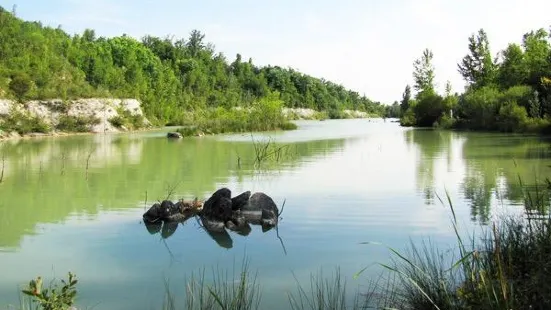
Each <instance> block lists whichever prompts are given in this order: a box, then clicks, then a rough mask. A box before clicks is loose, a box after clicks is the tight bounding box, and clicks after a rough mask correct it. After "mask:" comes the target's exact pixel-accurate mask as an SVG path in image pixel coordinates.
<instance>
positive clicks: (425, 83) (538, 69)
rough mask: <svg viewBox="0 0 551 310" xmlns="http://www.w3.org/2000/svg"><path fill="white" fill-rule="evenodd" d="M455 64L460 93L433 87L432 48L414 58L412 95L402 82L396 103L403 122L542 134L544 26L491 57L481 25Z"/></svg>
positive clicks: (550, 49) (546, 86) (550, 103)
mask: <svg viewBox="0 0 551 310" xmlns="http://www.w3.org/2000/svg"><path fill="white" fill-rule="evenodd" d="M468 47H469V54H468V55H466V56H465V57H464V58H463V59H462V60H461V62H460V63H459V64H458V70H459V72H460V73H461V75H462V76H463V78H464V79H465V81H466V82H467V87H466V89H465V92H464V93H463V94H461V95H457V94H452V92H451V87H446V94H445V95H444V96H441V95H439V94H437V93H436V92H435V91H434V69H433V66H432V52H431V51H430V50H425V51H424V52H423V55H422V57H421V58H419V59H418V60H416V61H415V62H414V73H413V76H414V80H415V85H414V86H415V87H414V88H415V90H416V91H417V93H416V95H415V97H414V99H412V98H411V89H410V87H409V86H408V87H407V88H406V91H405V92H404V95H403V99H402V101H401V105H400V107H401V112H402V118H401V123H402V125H404V126H422V127H430V126H438V127H447V128H450V127H455V128H463V129H474V130H498V131H504V132H542V131H543V132H548V131H549V129H550V124H551V43H550V41H549V33H548V32H547V31H545V30H544V29H539V30H537V31H531V32H529V33H527V34H525V35H524V37H523V40H522V46H519V45H517V44H509V46H508V47H507V48H506V49H505V50H503V51H501V53H499V54H498V55H499V57H493V56H492V54H491V51H490V44H489V39H488V36H487V34H486V32H485V31H484V30H483V29H481V30H479V32H478V34H477V35H476V36H475V35H472V36H471V37H470V38H469V46H468Z"/></svg>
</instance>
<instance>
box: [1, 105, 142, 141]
mask: <svg viewBox="0 0 551 310" xmlns="http://www.w3.org/2000/svg"><path fill="white" fill-rule="evenodd" d="M12 113H21V114H23V115H25V116H29V117H38V118H40V119H41V120H43V121H44V122H45V123H47V124H48V125H50V126H51V127H52V128H54V127H55V125H57V124H58V123H59V120H60V117H62V116H69V117H85V118H89V117H92V118H94V119H95V120H96V122H94V124H91V125H90V130H89V131H90V132H92V133H100V132H118V131H125V130H127V129H126V128H124V126H121V127H116V126H114V125H113V124H112V122H111V120H113V119H115V118H117V117H124V115H121V114H127V115H140V116H142V117H143V126H144V127H147V126H150V125H151V124H150V122H149V121H148V120H147V119H146V118H145V115H144V113H143V111H142V109H141V106H140V102H139V101H138V100H136V99H113V98H90V99H76V100H61V99H51V100H32V101H27V102H25V103H18V102H16V101H13V100H8V99H0V120H1V119H2V118H6V117H9V115H10V114H12ZM53 134H55V132H53ZM31 135H32V134H31ZM16 136H18V134H17V133H14V132H2V131H1V130H0V138H2V137H3V138H8V137H16Z"/></svg>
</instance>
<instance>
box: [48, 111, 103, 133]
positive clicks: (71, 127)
mask: <svg viewBox="0 0 551 310" xmlns="http://www.w3.org/2000/svg"><path fill="white" fill-rule="evenodd" d="M99 123H100V120H99V118H97V117H93V116H87V117H86V116H70V115H62V116H61V117H60V118H59V122H58V123H57V125H56V126H55V128H56V130H59V131H65V132H88V131H90V130H91V127H92V126H93V125H97V124H99Z"/></svg>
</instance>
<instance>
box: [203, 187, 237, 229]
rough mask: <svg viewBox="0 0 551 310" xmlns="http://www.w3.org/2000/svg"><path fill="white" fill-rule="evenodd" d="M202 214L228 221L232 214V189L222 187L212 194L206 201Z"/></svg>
mask: <svg viewBox="0 0 551 310" xmlns="http://www.w3.org/2000/svg"><path fill="white" fill-rule="evenodd" d="M202 214H203V215H204V216H206V217H211V218H212V219H216V220H220V221H223V222H226V221H227V220H229V219H230V218H231V215H232V200H231V191H230V190H229V189H227V188H221V189H219V190H217V191H216V192H214V194H212V196H211V197H210V198H209V199H208V200H207V201H205V204H204V205H203V212H202Z"/></svg>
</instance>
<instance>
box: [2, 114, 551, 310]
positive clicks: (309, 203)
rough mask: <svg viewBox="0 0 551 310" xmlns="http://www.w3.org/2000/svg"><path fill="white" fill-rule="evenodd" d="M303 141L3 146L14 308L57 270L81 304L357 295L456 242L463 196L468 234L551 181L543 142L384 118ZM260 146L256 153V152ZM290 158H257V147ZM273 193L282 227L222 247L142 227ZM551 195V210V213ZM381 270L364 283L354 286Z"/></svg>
mask: <svg viewBox="0 0 551 310" xmlns="http://www.w3.org/2000/svg"><path fill="white" fill-rule="evenodd" d="M297 124H298V125H299V129H298V130H296V131H289V132H268V133H254V134H252V135H251V134H236V135H220V136H213V137H200V138H189V139H182V140H169V139H167V138H166V132H167V131H169V130H170V128H167V129H164V130H158V131H147V132H137V133H125V134H105V135H103V134H98V135H85V136H71V137H49V138H40V139H32V140H10V141H3V142H0V156H3V158H4V160H3V164H2V163H0V169H2V167H4V168H3V180H2V183H0V266H1V267H0V268H1V272H0V275H1V276H0V302H1V303H0V308H1V307H4V306H8V305H9V304H15V305H18V304H19V302H18V298H19V297H18V289H19V288H21V287H23V286H24V285H26V284H27V283H28V281H29V280H31V279H33V278H35V277H36V276H39V275H41V276H42V277H44V278H46V279H47V280H50V279H53V278H54V277H55V278H61V277H63V278H64V277H65V276H66V274H67V272H68V271H72V272H74V273H75V274H76V275H77V277H78V279H79V280H80V282H79V284H78V291H79V295H78V305H79V307H82V308H86V307H93V308H94V309H96V310H99V309H160V308H161V305H162V301H163V298H164V295H165V292H166V288H165V283H168V285H169V286H170V288H171V292H172V293H173V294H174V295H175V298H176V301H177V303H178V304H181V305H184V301H183V300H184V295H185V285H186V279H188V278H189V277H190V276H191V274H192V273H194V274H197V273H198V272H200V271H201V270H202V269H203V268H205V270H206V273H207V274H209V275H210V274H211V272H212V269H213V268H219V269H221V270H225V271H228V272H229V273H230V274H231V273H232V272H234V271H235V272H238V271H239V270H240V266H241V263H242V261H243V260H248V261H249V265H250V267H249V269H250V270H251V271H252V272H253V273H255V272H256V273H257V281H258V283H260V285H261V289H262V307H261V308H262V309H284V308H286V307H287V305H288V297H287V296H288V295H287V294H288V292H289V291H292V292H295V288H296V285H297V281H298V282H300V283H301V284H303V285H305V286H309V282H308V281H309V278H310V275H315V274H317V273H319V272H320V271H323V273H324V275H331V274H332V273H333V272H334V271H335V268H336V267H339V268H340V272H341V275H342V277H344V278H346V280H347V287H348V288H349V289H350V291H351V292H352V291H353V290H354V289H355V288H357V287H360V289H365V286H366V285H367V284H368V283H369V281H370V280H371V279H375V278H376V277H377V276H378V275H379V274H380V272H381V268H380V267H379V266H378V265H376V263H388V262H389V261H390V257H391V254H390V253H389V251H388V250H387V249H386V248H385V247H384V246H379V245H374V244H367V245H366V244H361V243H362V242H369V241H371V242H378V243H382V244H384V245H386V246H390V247H393V248H396V249H400V250H401V249H405V248H406V246H407V245H408V244H409V242H410V240H412V241H413V242H420V241H422V240H426V239H427V238H430V239H431V240H432V241H433V242H434V243H435V244H437V245H439V246H442V247H443V248H450V247H452V246H453V245H454V242H455V237H454V232H453V229H452V226H451V224H450V223H451V212H450V209H449V207H448V205H447V204H443V203H441V202H440V200H439V198H438V197H440V198H442V199H443V200H446V193H448V195H449V197H450V199H451V201H452V202H453V206H454V209H455V212H456V215H457V217H458V221H459V225H460V229H462V230H464V231H474V230H477V229H479V227H481V226H483V225H486V224H488V223H491V221H492V220H493V219H495V218H496V217H497V216H500V215H503V214H509V213H519V214H520V213H522V212H523V210H524V208H525V204H524V200H523V191H522V187H521V186H520V185H519V179H521V180H522V182H523V183H524V186H525V188H526V190H527V191H528V192H530V193H532V194H534V195H535V194H536V193H539V192H541V188H539V187H537V186H536V184H542V183H543V181H544V180H545V178H546V177H551V168H550V167H551V148H550V145H551V144H550V143H549V141H548V140H545V139H544V138H541V137H537V136H524V135H506V134H495V133H459V132H451V131H436V130H427V129H423V130H422V129H411V128H402V127H400V126H399V125H398V124H397V123H395V122H391V121H390V120H386V122H385V121H383V120H382V119H371V120H367V119H359V120H327V121H322V122H319V121H299V122H297ZM253 141H254V142H253ZM265 143H275V145H277V146H278V147H281V149H280V150H281V151H280V152H279V153H278V154H279V156H278V157H277V158H276V157H270V158H269V159H267V160H265V161H261V162H260V163H258V162H255V154H256V153H255V145H256V146H257V147H258V146H261V145H265ZM221 187H228V188H229V189H231V190H232V194H233V195H237V194H239V193H241V192H244V191H247V190H250V191H252V192H259V191H260V192H264V193H266V194H268V195H270V196H271V197H272V198H273V199H274V201H275V202H276V203H277V204H278V205H279V206H280V207H281V206H282V205H283V203H284V202H285V205H284V210H283V213H282V215H281V220H280V223H279V227H278V230H275V229H272V230H269V231H267V232H263V231H262V229H261V228H260V227H257V226H253V229H252V231H251V232H250V234H249V235H247V236H243V235H239V234H237V233H233V232H229V234H228V235H227V236H224V237H223V238H213V237H211V236H210V235H209V234H208V233H207V232H206V231H205V230H204V229H203V228H202V227H201V226H200V224H199V223H198V221H196V220H195V219H193V218H192V219H190V220H188V221H187V222H185V223H184V224H180V225H178V226H177V229H176V231H161V232H156V231H152V232H150V231H148V229H146V227H145V225H144V224H143V222H142V219H141V216H142V214H143V213H144V211H145V209H146V208H148V207H149V206H150V205H151V204H153V203H154V202H155V201H157V200H162V199H165V198H166V197H167V196H170V198H171V199H172V200H177V199H179V198H185V199H192V198H194V197H199V198H202V199H206V198H208V197H209V195H210V194H211V193H212V192H214V191H215V190H217V189H218V188H221ZM548 202H549V199H548V198H547V199H546V205H547V206H548V205H549V203H548ZM365 267H368V268H367V269H366V271H365V272H364V273H362V275H361V276H360V277H359V278H357V279H354V278H353V275H354V274H355V273H356V272H358V271H360V270H362V269H363V268H365Z"/></svg>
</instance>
